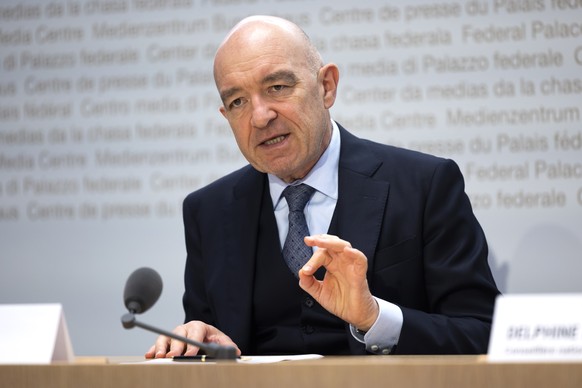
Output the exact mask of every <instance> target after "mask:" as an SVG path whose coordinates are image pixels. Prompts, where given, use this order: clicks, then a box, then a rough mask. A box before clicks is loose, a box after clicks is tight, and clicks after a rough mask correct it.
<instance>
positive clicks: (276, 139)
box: [263, 135, 286, 145]
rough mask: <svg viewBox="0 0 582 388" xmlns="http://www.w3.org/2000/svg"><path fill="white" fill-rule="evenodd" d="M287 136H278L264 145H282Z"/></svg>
mask: <svg viewBox="0 0 582 388" xmlns="http://www.w3.org/2000/svg"><path fill="white" fill-rule="evenodd" d="M285 137H286V136H285V135H281V136H277V137H275V138H273V139H270V140H267V141H266V142H264V143H263V144H264V145H273V144H277V143H281V142H282V141H283V140H285Z"/></svg>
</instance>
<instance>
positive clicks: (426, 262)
mask: <svg viewBox="0 0 582 388" xmlns="http://www.w3.org/2000/svg"><path fill="white" fill-rule="evenodd" d="M428 176H430V178H429V179H426V182H427V183H426V184H425V185H424V188H425V194H422V195H421V196H420V197H421V198H422V201H424V206H423V207H421V208H420V209H419V210H418V212H417V213H416V214H415V215H416V216H417V217H418V221H419V225H420V227H418V229H417V231H418V234H416V236H415V237H414V238H412V239H410V240H411V241H416V242H415V243H413V244H411V241H407V242H405V243H403V244H401V245H404V246H406V245H408V246H416V249H414V251H415V253H416V255H414V254H413V255H412V256H411V258H410V257H409V258H408V259H407V260H404V262H406V261H410V262H411V263H415V264H412V265H416V266H417V267H416V268H417V269H418V270H419V271H418V272H417V273H416V275H414V274H413V272H406V271H404V270H403V271H402V272H400V273H401V275H402V277H403V279H402V281H403V282H407V279H408V280H410V282H411V283H412V284H413V285H414V286H415V291H413V292H414V293H415V296H414V297H413V298H412V299H408V298H407V297H406V296H402V301H403V303H402V304H400V307H401V309H402V313H403V318H404V321H403V326H402V330H401V334H400V339H399V342H398V347H397V350H396V353H400V354H430V353H465V354H466V353H486V352H487V346H488V341H489V333H490V329H491V317H492V313H493V306H494V301H495V297H496V295H497V294H498V293H499V291H498V290H497V287H496V285H495V282H494V280H493V277H492V275H491V271H490V269H489V265H488V262H487V255H488V248H487V242H486V239H485V235H484V233H483V230H482V229H481V227H480V225H479V223H478V221H477V220H476V218H475V216H474V214H473V211H472V208H471V205H470V202H469V199H468V197H467V196H466V194H465V191H464V181H463V177H462V175H461V172H460V171H459V169H458V167H457V165H456V164H455V163H454V162H452V161H450V160H443V159H441V160H440V162H439V163H437V165H436V167H435V168H434V170H433V173H432V174H429V175H428ZM412 198H414V196H412ZM422 201H419V204H420V203H421V202H422ZM411 216H414V214H411ZM400 249H402V247H400ZM415 257H416V258H417V259H415ZM403 266H404V268H405V267H406V264H405V263H404V264H403ZM407 274H409V275H407ZM415 283H418V284H415ZM420 283H422V284H423V286H422V287H420ZM406 288H407V287H404V289H406ZM407 300H414V302H412V303H407V302H406V301H407Z"/></svg>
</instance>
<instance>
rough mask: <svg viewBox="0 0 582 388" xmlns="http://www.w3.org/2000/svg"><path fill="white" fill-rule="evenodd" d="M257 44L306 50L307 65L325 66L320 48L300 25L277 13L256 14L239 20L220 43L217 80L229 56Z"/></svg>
mask: <svg viewBox="0 0 582 388" xmlns="http://www.w3.org/2000/svg"><path fill="white" fill-rule="evenodd" d="M257 44H261V45H262V44H276V45H284V46H287V47H289V52H294V53H297V52H299V53H302V54H303V56H304V59H305V65H306V66H307V67H308V68H309V70H311V71H313V72H316V71H317V70H318V69H319V68H320V67H321V66H323V60H322V58H321V55H320V54H319V52H318V51H317V48H316V47H315V46H314V45H313V43H312V42H311V40H310V39H309V37H308V36H307V34H306V33H305V31H303V30H302V29H301V28H300V27H299V26H298V25H297V24H295V23H293V22H290V21H289V20H286V19H283V18H279V17H276V16H266V15H255V16H249V17H246V18H244V19H243V20H241V21H240V22H238V23H237V24H236V25H235V26H234V27H233V28H232V29H231V30H230V32H229V33H228V34H227V36H226V37H225V39H224V40H223V41H222V43H221V44H220V46H219V48H218V50H217V52H216V56H215V58H214V76H215V80H216V76H217V67H218V66H220V64H221V61H222V60H223V57H224V56H225V55H232V53H234V52H236V51H237V50H240V49H241V48H243V47H253V46H254V45H257Z"/></svg>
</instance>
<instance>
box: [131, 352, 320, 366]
mask: <svg viewBox="0 0 582 388" xmlns="http://www.w3.org/2000/svg"><path fill="white" fill-rule="evenodd" d="M318 358H323V356H322V355H321V354H296V355H280V356H241V357H240V358H238V359H237V360H236V362H238V363H240V364H269V363H275V362H282V361H300V360H315V359H318ZM216 362H221V361H217V360H215V359H213V358H209V357H196V358H190V359H183V358H182V359H177V358H176V359H173V358H155V359H152V360H143V361H137V362H130V363H131V364H135V363H138V364H139V363H147V364H193V363H195V364H214V363H216Z"/></svg>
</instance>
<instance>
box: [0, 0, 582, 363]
mask: <svg viewBox="0 0 582 388" xmlns="http://www.w3.org/2000/svg"><path fill="white" fill-rule="evenodd" d="M255 13H261V14H274V15H279V16H284V17H287V18H289V19H291V20H293V21H295V22H297V23H298V24H299V25H301V26H302V27H303V28H304V29H305V30H306V32H307V33H308V34H309V35H310V36H311V37H312V39H313V41H314V42H315V43H316V45H317V46H318V47H319V49H320V50H321V52H322V54H323V56H324V59H325V60H326V61H332V62H335V63H337V64H338V65H339V67H340V71H341V80H340V90H339V97H338V101H337V103H336V105H335V106H334V107H333V108H332V114H333V116H334V118H335V119H336V120H338V121H339V122H340V123H342V124H343V125H344V126H346V127H347V128H349V129H351V130H352V131H353V132H354V133H356V134H358V135H360V136H362V137H368V138H371V139H374V140H377V141H380V142H384V143H391V144H395V145H399V146H403V147H407V148H412V149H417V150H421V151H425V152H429V153H433V154H437V155H441V156H446V157H450V158H452V159H454V160H456V161H457V163H458V164H459V165H460V167H461V169H462V170H463V172H464V174H465V178H466V184H467V192H468V193H469V195H470V197H471V200H472V203H473V206H474V209H475V212H476V214H477V216H478V218H479V219H480V221H481V223H482V225H483V228H484V229H485V232H486V234H487V236H488V239H489V243H490V250H491V255H490V262H491V265H492V268H493V270H494V273H495V276H496V279H497V281H498V283H499V286H500V287H501V289H502V290H503V291H504V292H512V293H514V292H559V291H569V292H581V291H582V284H581V283H580V281H579V276H580V273H582V259H581V253H580V252H582V217H581V216H582V157H581V156H582V128H581V120H582V118H581V110H582V79H581V74H582V2H580V1H572V0H570V1H567V0H531V1H509V0H495V1H493V0H491V1H486V0H476V1H458V0H457V1H454V0H453V1H440V2H428V1H406V2H400V1H383V2H381V1H372V0H360V1H358V2H353V1H337V0H335V1H307V0H295V1H293V0H54V1H43V0H26V1H21V0H14V1H7V0H3V1H2V2H0V247H1V249H0V303H30V302H35V303H36V302H60V303H62V304H63V306H64V310H65V314H66V318H67V321H68V325H69V330H70V333H71V336H72V341H73V346H74V349H75V352H76V353H77V354H79V355H97V354H105V355H135V354H142V353H143V352H145V350H146V349H147V348H148V347H149V346H150V344H151V343H152V342H153V340H154V338H155V335H153V334H150V333H147V332H143V331H139V329H134V330H133V331H127V330H125V329H123V328H122V327H121V324H120V316H121V315H122V313H124V306H123V303H122V292H123V286H124V283H125V280H126V278H127V276H128V275H129V274H130V273H131V272H132V271H133V270H134V269H135V268H138V267H141V266H151V267H153V268H155V269H156V270H158V271H159V272H160V274H161V275H162V277H163V279H164V283H165V288H164V292H163V294H162V297H161V299H160V301H159V302H158V303H157V304H156V305H155V306H154V307H153V308H152V310H151V311H150V312H148V313H146V314H145V315H144V316H142V317H141V319H142V320H144V321H146V322H148V323H151V324H155V325H158V326H161V327H164V328H167V329H171V328H173V327H174V326H175V325H176V324H178V323H180V322H181V321H182V320H183V312H182V307H181V295H182V292H183V281H182V275H183V266H184V259H185V249H184V243H183V230H182V221H181V214H180V211H181V201H182V199H183V197H184V196H185V195H186V194H187V193H189V192H190V191H192V190H195V189H197V188H199V187H201V186H203V185H205V184H207V183H209V182H211V181H212V180H214V179H216V178H217V177H219V176H221V175H223V174H225V173H227V172H229V171H231V170H233V169H235V168H237V167H239V166H241V165H243V164H244V163H245V161H244V160H243V158H242V157H241V156H240V154H239V152H238V149H237V148H236V145H235V143H234V140H233V138H232V136H231V133H230V129H229V127H228V125H227V123H226V121H225V120H224V119H223V118H222V116H221V115H220V114H219V112H218V105H219V103H220V102H219V99H218V96H217V93H216V91H215V88H214V84H213V80H212V73H211V66H212V58H213V55H214V51H215V49H216V47H217V44H218V43H219V42H220V41H221V39H222V38H223V37H224V35H225V33H226V32H227V31H228V29H229V28H230V27H231V26H232V25H233V24H234V23H235V22H237V21H238V20H240V19H241V18H242V17H244V16H247V15H250V14H255ZM217 222H220V220H217ZM224 237H225V236H220V237H218V236H217V238H224ZM226 238H228V236H226ZM0 325H1V323H0Z"/></svg>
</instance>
